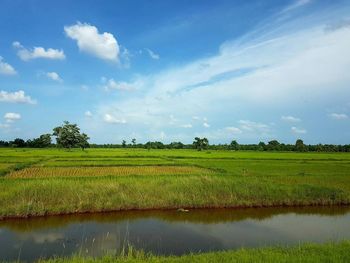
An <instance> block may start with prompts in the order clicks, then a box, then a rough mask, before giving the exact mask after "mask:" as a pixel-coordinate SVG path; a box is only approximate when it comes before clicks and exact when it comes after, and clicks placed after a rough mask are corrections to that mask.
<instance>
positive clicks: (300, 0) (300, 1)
mask: <svg viewBox="0 0 350 263" xmlns="http://www.w3.org/2000/svg"><path fill="white" fill-rule="evenodd" d="M311 2H312V0H294V3H292V4H290V5H289V6H287V7H286V8H284V9H283V10H282V13H286V12H289V11H292V10H294V9H297V8H300V7H303V6H305V5H308V4H310V3H311Z"/></svg>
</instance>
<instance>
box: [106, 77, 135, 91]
mask: <svg viewBox="0 0 350 263" xmlns="http://www.w3.org/2000/svg"><path fill="white" fill-rule="evenodd" d="M102 81H105V82H106V84H105V85H104V87H103V88H104V89H105V90H106V91H111V90H123V91H131V90H134V89H135V86H133V84H131V83H127V82H124V81H121V82H116V81H115V80H114V79H109V80H108V81H107V80H106V79H103V80H102Z"/></svg>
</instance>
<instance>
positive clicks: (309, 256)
mask: <svg viewBox="0 0 350 263" xmlns="http://www.w3.org/2000/svg"><path fill="white" fill-rule="evenodd" d="M349 251H350V242H349V241H343V242H340V243H328V244H323V245H320V244H302V245H299V246H294V247H267V248H257V249H240V250H237V251H225V252H224V251H223V252H212V253H202V254H190V255H184V256H178V257H177V256H168V257H164V256H154V255H151V254H145V253H144V252H142V251H135V250H129V252H128V253H124V254H121V255H119V256H105V257H103V258H83V257H79V256H75V257H70V258H54V259H50V260H41V261H39V262H41V263H69V262H71V263H80V262H85V263H90V262H91V263H98V262H101V263H110V262H123V263H124V262H125V263H129V262H130V263H131V262H150V263H151V262H152V263H153V262H169V263H176V262H189V263H192V262H242V263H244V262H271V263H276V262H298V263H300V262H310V263H313V262H315V263H316V262H317V263H319V262H334V263H338V262H339V263H340V262H342V263H343V262H350V252H349Z"/></svg>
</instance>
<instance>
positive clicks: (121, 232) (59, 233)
mask: <svg viewBox="0 0 350 263" xmlns="http://www.w3.org/2000/svg"><path fill="white" fill-rule="evenodd" d="M343 239H350V207H308V208H254V209H253V208H252V209H215V210H193V211H189V212H177V211H144V212H135V211H133V212H118V213H103V214H85V215H73V216H60V217H46V218H36V219H21V220H5V221H0V261H3V260H6V261H13V260H21V261H27V262H31V261H35V260H36V259H39V258H48V257H53V256H70V255H73V254H80V255H87V256H94V257H98V256H101V255H104V254H106V253H109V254H115V253H120V250H121V249H123V248H125V247H127V246H128V245H132V246H133V247H134V248H136V249H143V250H144V251H146V252H152V253H154V254H157V255H170V254H174V255H181V254H185V253H189V252H206V251H217V250H225V249H237V248H241V247H260V246H268V245H285V244H288V245H292V244H298V243H299V242H328V241H339V240H343Z"/></svg>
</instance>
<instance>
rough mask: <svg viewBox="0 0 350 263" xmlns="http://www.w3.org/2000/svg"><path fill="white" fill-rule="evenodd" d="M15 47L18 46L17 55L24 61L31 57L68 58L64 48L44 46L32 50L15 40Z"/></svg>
mask: <svg viewBox="0 0 350 263" xmlns="http://www.w3.org/2000/svg"><path fill="white" fill-rule="evenodd" d="M12 45H13V47H15V48H17V49H18V51H17V55H18V56H19V57H20V59H22V60H23V61H28V60H31V59H37V58H46V59H59V60H63V59H65V58H66V56H65V54H64V52H63V50H62V49H61V50H58V49H53V48H48V49H45V48H43V47H34V48H33V49H32V50H29V49H26V48H25V47H23V46H22V45H21V43H19V42H18V41H15V42H13V44H12Z"/></svg>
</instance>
